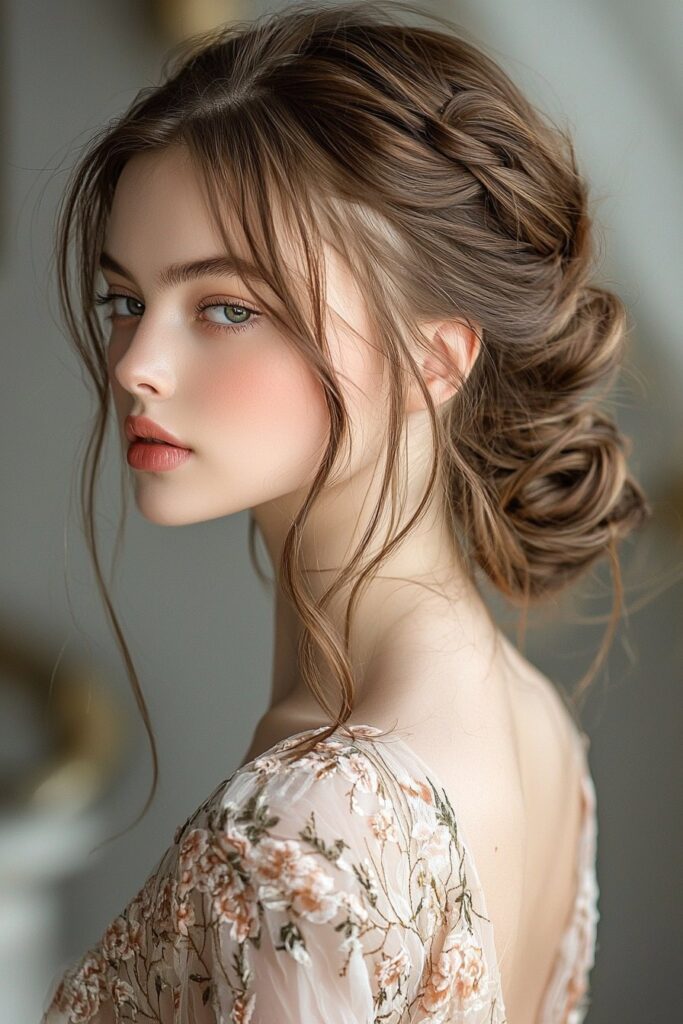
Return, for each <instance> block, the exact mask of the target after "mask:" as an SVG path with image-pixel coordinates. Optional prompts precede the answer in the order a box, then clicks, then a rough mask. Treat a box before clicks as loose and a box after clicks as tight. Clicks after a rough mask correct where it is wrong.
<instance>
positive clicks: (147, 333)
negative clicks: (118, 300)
mask: <svg viewBox="0 0 683 1024" xmlns="http://www.w3.org/2000/svg"><path fill="white" fill-rule="evenodd" d="M168 341H169V331H168V328H167V329H166V330H164V328H163V326H162V325H161V324H160V323H159V322H158V321H157V324H156V326H154V325H153V324H152V322H151V321H148V323H143V322H142V318H140V323H139V324H138V325H137V326H136V327H135V328H134V329H132V328H131V329H119V330H116V328H115V329H114V333H113V335H112V339H111V341H110V343H109V348H108V352H107V361H108V364H109V375H110V377H113V378H114V379H115V380H116V381H117V382H118V383H119V384H120V385H121V387H122V388H125V389H126V391H129V392H130V393H131V394H139V393H144V394H148V393H149V392H150V391H153V392H155V393H156V394H158V395H162V396H165V395H169V394H171V393H172V392H173V390H174V388H175V377H176V374H175V368H174V366H173V357H172V353H171V351H170V345H169V343H168Z"/></svg>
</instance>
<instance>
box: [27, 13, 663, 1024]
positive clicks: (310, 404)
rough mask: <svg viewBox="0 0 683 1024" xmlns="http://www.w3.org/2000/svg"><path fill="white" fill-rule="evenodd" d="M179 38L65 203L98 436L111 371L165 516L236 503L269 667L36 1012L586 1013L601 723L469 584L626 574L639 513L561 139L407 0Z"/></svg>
mask: <svg viewBox="0 0 683 1024" xmlns="http://www.w3.org/2000/svg"><path fill="white" fill-rule="evenodd" d="M399 11H408V12H410V13H416V14H418V15H421V16H423V17H426V18H430V17H431V18H433V19H434V21H435V23H436V25H435V27H432V26H429V27H417V26H416V25H412V26H407V25H405V24H402V23H401V21H400V19H399V18H397V17H395V15H396V14H398V12H399ZM164 70H165V76H164V81H163V82H162V84H160V85H158V86H155V87H153V88H152V87H150V88H146V89H144V90H142V92H141V93H140V94H139V95H138V97H136V99H135V101H134V102H133V104H132V105H131V107H130V109H129V110H128V111H127V112H126V113H125V114H124V115H123V116H122V117H120V118H119V119H118V120H117V121H116V122H115V123H114V124H110V125H108V126H107V127H106V129H104V130H103V131H102V132H101V133H100V134H99V135H98V137H97V138H96V139H95V140H94V142H93V143H92V145H91V146H90V147H89V148H88V150H87V152H86V153H85V154H84V155H83V157H82V158H81V160H80V162H79V165H78V167H77V169H76V171H75V173H74V176H73V179H72V182H71V184H70V187H69V189H68V192H67V194H66V197H65V200H64V203H63V206H62V209H61V210H60V224H59V232H58V234H59V237H58V252H59V278H60V286H61V294H62V302H63V310H64V315H65V318H66V321H67V324H68V326H69V330H70V333H71V335H72V336H73V338H74V340H75V343H76V344H77V345H78V348H79V352H80V353H81V354H82V356H83V359H84V362H85V366H86V367H87V369H88V371H89V373H90V375H91V377H92V379H93V381H94V382H95V385H96V389H97V393H98V396H99V398H100V401H101V412H100V419H99V423H98V427H97V431H96V437H95V443H94V445H93V447H92V448H91V451H90V453H89V459H88V460H86V462H87V465H86V466H85V467H84V469H86V470H89V471H90V473H91V475H92V476H91V479H92V477H93V476H94V474H95V473H96V469H97V459H98V456H99V451H100V442H101V438H102V434H103V431H104V429H105V422H106V418H107V413H108V410H109V407H110V400H113V403H114V405H115V408H116V412H117V416H118V421H119V426H120V430H121V437H122V442H123V447H124V450H125V453H126V455H125V457H126V459H127V463H128V465H129V466H130V467H131V472H132V477H133V481H134V487H135V496H136V501H137V505H138V507H139V509H140V511H141V512H142V514H143V515H144V516H145V517H146V518H147V519H149V520H150V521H152V522H155V523H159V524H162V525H181V524H185V523H196V522H198V521H201V520H208V519H212V518H215V517H217V516H225V515H229V514H230V513H232V512H237V511H240V510H244V509H249V510H250V517H251V519H250V526H251V533H250V542H251V544H252V550H253V541H254V532H255V528H256V527H258V529H259V532H260V534H261V536H262V539H263V541H264V543H265V545H266V547H267V550H268V553H269V556H270V558H271V560H272V564H273V567H274V571H275V574H276V586H275V601H276V606H275V613H276V615H275V621H276V635H275V661H274V678H273V694H272V703H271V706H270V708H269V709H268V711H267V712H266V713H265V714H264V716H263V718H262V719H261V720H260V721H259V723H258V725H257V727H256V730H255V733H254V736H253V741H252V743H251V747H250V749H249V750H248V752H247V755H246V758H245V760H244V762H243V763H242V765H240V767H239V768H237V769H236V770H235V771H234V772H233V774H232V775H231V776H230V778H229V779H227V780H225V781H222V782H221V783H220V784H219V785H218V786H217V788H216V789H215V790H214V792H213V793H212V794H211V795H210V796H209V797H208V798H207V799H206V801H205V802H204V803H203V804H202V805H201V806H200V807H199V808H198V809H197V811H196V812H195V813H194V814H193V815H192V816H191V817H190V818H189V819H188V821H186V822H185V823H184V824H183V825H181V826H179V827H178V829H177V831H176V833H175V835H174V836H173V839H172V842H171V843H170V845H169V846H168V848H167V849H166V850H165V852H164V853H163V854H162V855H161V857H160V859H159V862H158V865H157V867H156V869H155V871H154V872H153V873H152V875H151V876H150V877H149V878H148V879H147V881H146V882H145V884H144V885H143V886H142V888H140V890H139V892H138V894H137V895H136V896H135V897H134V898H133V899H132V901H131V902H130V903H129V904H128V906H127V907H126V908H125V909H124V910H123V911H122V913H121V914H120V915H119V916H118V917H117V918H116V919H115V920H114V921H113V922H112V923H111V924H110V925H109V926H108V927H107V928H106V930H105V931H104V934H103V936H102V940H101V942H100V943H99V944H98V946H97V947H96V948H95V949H93V950H91V951H89V952H88V953H86V954H85V955H84V957H83V958H82V960H81V961H80V962H79V963H78V964H76V965H74V966H73V967H71V968H69V969H68V970H67V971H66V972H65V974H64V976H63V977H62V978H60V979H56V981H55V987H54V991H53V993H52V994H51V999H49V1000H48V1002H49V1005H48V1002H46V1012H45V1017H44V1021H45V1022H46V1024H66V1022H76V1021H78V1022H89V1021H93V1022H97V1024H104V1022H111V1021H137V1022H138V1024H139V1022H141V1021H157V1022H159V1021H160V1022H164V1024H166V1022H182V1024H191V1022H192V1024H195V1022H197V1024H204V1022H218V1021H220V1022H227V1021H230V1022H233V1024H275V1022H277V1024H294V1022H297V1024H322V1022H325V1024H369V1022H374V1021H377V1022H380V1021H381V1022H382V1024H399V1022H409V1021H410V1022H413V1021H428V1022H430V1024H446V1022H456V1021H458V1022H459V1021H466V1022H467V1024H484V1022H487V1024H502V1022H504V1021H507V1022H508V1024H541V1022H542V1024H579V1022H580V1021H582V1020H583V1018H584V1015H585V1012H586V1009H587V1006H588V976H589V971H590V968H591V967H592V964H593V960H594V952H595V946H596V926H597V921H598V917H599V914H598V908H597V900H598V892H599V890H598V886H597V879H596V874H595V854H596V835H597V827H596V801H595V790H594V787H593V782H592V778H591V775H590V772H589V767H588V761H587V746H588V740H587V737H586V736H585V734H584V733H583V732H582V731H581V729H580V727H579V725H578V722H577V720H576V719H575V716H574V714H573V711H574V706H573V704H571V703H569V702H565V701H564V700H563V699H561V697H560V694H559V691H557V690H556V689H555V688H554V686H553V685H552V684H551V682H550V681H549V680H548V679H547V678H546V677H545V676H543V675H542V674H541V673H540V672H539V671H538V670H537V669H536V668H534V667H533V666H532V665H531V664H530V663H529V662H528V661H527V660H526V659H525V658H524V657H523V656H522V654H521V653H519V652H518V651H517V650H516V648H515V647H514V646H513V645H512V644H511V643H510V642H509V641H508V640H507V639H506V638H505V637H504V635H503V634H502V632H501V631H500V629H499V628H497V627H496V625H495V623H494V622H493V619H492V616H491V615H490V613H489V611H488V608H487V606H486V604H485V602H484V600H483V597H482V595H481V593H480V589H479V587H478V585H477V582H478V581H477V574H478V573H479V574H482V573H483V574H485V576H486V577H487V578H488V579H489V580H490V581H492V583H493V584H495V586H496V587H497V588H499V590H500V591H501V592H502V594H504V595H505V596H506V597H507V598H508V599H509V600H510V601H511V602H513V603H516V604H518V605H519V606H520V607H521V608H522V609H523V610H524V609H526V608H527V607H528V606H529V604H530V603H531V602H539V601H542V600H543V599H545V598H547V597H548V596H549V595H554V594H556V593H557V592H558V591H559V590H560V589H562V588H564V587H566V586H567V585H569V584H570V583H572V582H573V581H575V580H577V579H578V578H579V576H581V575H582V574H583V573H584V572H585V571H586V570H587V569H589V567H591V566H593V565H594V563H595V562H596V560H597V559H599V558H600V557H601V556H603V555H605V554H608V555H609V556H610V559H611V564H612V566H613V569H614V572H615V578H616V579H617V581H619V566H618V560H617V554H616V552H617V546H618V543H619V541H620V540H621V539H622V538H623V537H625V536H626V535H627V534H628V533H629V532H630V531H631V530H633V529H634V528H636V527H637V526H639V525H640V524H641V523H642V522H643V521H644V519H645V518H646V516H647V515H648V513H649V508H648V506H647V503H646V500H645V498H644V496H643V493H642V491H641V490H640V488H639V486H638V484H637V483H636V482H635V481H634V480H633V478H632V477H631V475H630V474H629V471H628V468H627V462H626V456H627V454H628V444H627V442H626V441H625V440H624V438H623V437H622V436H621V435H620V433H619V431H618V429H617V427H616V425H615V423H614V422H613V420H612V419H611V418H610V416H609V415H608V414H606V413H605V412H604V411H602V410H601V408H600V406H599V400H600V397H601V394H602V393H603V392H604V391H605V390H606V389H607V387H608V385H609V384H610V383H611V382H612V380H613V378H614V376H615V374H616V372H617V371H618V369H619V366H620V362H621V359H622V355H623V346H624V336H625V324H626V314H625V311H624V307H623V305H622V304H621V302H620V300H619V299H618V298H617V297H616V296H615V295H614V294H612V293H611V292H609V291H607V290H605V289H603V288H601V287H599V286H597V285H595V284H594V283H592V274H593V272H594V266H593V262H594V258H593V241H592V232H591V220H590V216H589V212H588V209H587V207H588V199H587V186H586V183H585V181H584V179H583V178H582V177H581V175H580V174H579V171H578V170H577V167H576V162H575V159H574V153H573V149H572V145H571V141H570V140H569V138H568V137H567V136H566V134H565V133H563V132H562V131H561V130H560V129H558V128H556V127H553V126H552V125H551V124H550V123H549V122H548V121H547V120H546V119H545V118H544V116H543V115H542V114H541V113H539V112H538V111H537V110H536V109H534V108H533V107H532V106H531V105H530V104H529V102H528V101H527V100H526V99H524V98H523V96H522V95H521V94H520V92H519V90H518V89H517V88H516V86H515V85H514V84H513V83H512V81H511V80H510V78H509V77H508V76H507V75H506V74H505V73H504V72H503V71H502V70H501V68H500V67H499V66H497V64H496V63H495V62H493V61H492V60H491V58H489V57H488V56H486V55H485V54H484V53H483V52H482V51H481V49H480V48H478V47H476V46H474V45H472V44H471V43H469V42H468V41H466V40H465V39H463V38H461V36H460V35H459V34H458V33H457V32H456V31H455V30H454V28H453V26H449V24H448V23H447V22H445V21H444V20H443V19H440V18H436V17H435V16H433V15H429V14H427V13H426V12H425V11H423V10H422V9H421V8H412V7H411V6H409V5H405V4H403V5H394V4H391V3H355V4H350V5H349V4H345V5H335V6H325V7H323V6H318V5H316V4H297V5H295V6H293V7H289V8H286V9H285V10H284V11H283V12H280V13H277V14H270V15H267V16H264V17H262V18H260V19H258V20H257V21H254V22H251V23H240V24H237V25H230V26H226V27H225V28H223V29H222V30H221V31H218V32H214V33H212V34H210V35H205V36H202V37H201V38H200V37H195V38H194V39H193V40H191V41H190V43H188V44H187V45H186V46H185V47H184V48H183V49H182V50H181V51H180V53H179V54H177V53H176V54H175V55H174V62H172V63H171V66H170V67H166V68H165V69H164ZM72 249H74V250H75V252H76V254H77V261H76V262H77V267H78V270H79V288H78V289H74V287H73V281H72V279H71V274H70V272H69V271H68V254H69V253H70V252H71V250H72ZM100 271H101V273H102V274H103V277H104V281H105V286H104V288H103V289H102V290H100V291H99V292H98V291H97V282H96V277H97V274H98V272H100ZM96 303H101V304H103V305H104V306H105V307H106V309H107V310H108V312H109V316H108V317H107V319H108V320H110V324H109V326H108V327H107V328H106V330H105V328H104V327H103V325H102V324H101V323H100V322H99V320H98V317H97V315H96ZM84 495H85V496H86V511H87V512H88V514H89V516H90V519H89V522H90V523H91V524H92V488H91V487H88V486H86V487H85V488H84ZM93 536H94V534H93V531H92V530H91V531H90V533H89V537H90V541H91V543H92V545H93V547H92V550H93V555H94V558H95V565H96V567H97V569H98V574H99V575H98V580H99V582H100V585H101V586H102V588H103V591H102V592H103V594H104V596H105V598H106V589H105V588H104V583H103V580H102V576H101V573H100V571H99V562H98V559H97V553H96V548H95V546H94V541H93ZM107 608H108V610H109V612H110V614H111V616H112V619H113V621H114V622H116V619H115V616H114V614H113V611H112V608H111V604H110V603H109V601H108V599H107ZM618 614H619V605H618V602H617V603H616V604H615V612H614V615H615V616H618ZM612 625H614V621H613V622H612ZM117 636H118V638H119V641H120V643H121V644H122V646H123V648H124V649H125V651H126V653H128V652H127V648H126V647H125V643H124V641H123V639H122V637H121V634H120V631H117ZM127 664H128V666H129V671H130V674H131V680H132V682H133V685H134V687H135V691H136V694H137V696H138V700H139V703H140V707H141V708H142V711H143V714H145V721H146V723H147V726H148V729H149V722H148V719H147V717H146V708H145V704H144V700H143V699H142V695H141V692H140V687H139V683H138V680H137V677H136V675H135V672H134V670H133V669H132V667H131V666H132V663H131V660H130V657H129V656H128V657H127ZM585 682H586V681H585V680H584V681H583V683H585ZM584 688H585V687H584ZM575 696H576V695H575ZM150 738H151V739H152V745H153V737H152V734H151V731H150ZM152 749H153V750H154V746H152ZM155 782H156V760H155ZM169 838H170V837H169Z"/></svg>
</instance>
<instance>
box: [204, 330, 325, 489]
mask: <svg viewBox="0 0 683 1024" xmlns="http://www.w3.org/2000/svg"><path fill="white" fill-rule="evenodd" d="M195 407H196V408H197V410H198V422H199V420H201V423H202V428H201V432H202V433H204V435H205V436H206V437H207V441H208V443H209V444H210V445H211V446H212V447H213V445H212V439H211V436H210V434H211V433H213V432H214V431H215V435H216V438H218V437H222V438H223V440H224V441H225V443H226V446H227V447H228V448H229V449H230V450H231V451H232V452H234V451H235V444H237V445H238V446H239V448H240V450H241V452H242V453H243V454H244V455H245V456H246V457H247V458H249V459H255V460H257V462H258V465H259V466H262V467H266V466H268V465H270V466H271V467H272V468H273V469H277V470H279V471H282V470H285V468H286V467H285V464H284V463H290V464H291V463H292V462H293V465H292V468H294V467H295V466H299V467H301V466H302V465H310V463H311V460H316V461H315V464H316V465H317V462H318V461H319V459H320V456H321V455H322V452H323V450H324V447H325V444H326V440H327V430H328V414H327V406H326V404H325V400H324V396H323V391H322V387H321V386H320V385H319V384H318V382H317V381H316V379H315V377H314V376H313V374H312V373H311V371H310V369H308V367H306V366H305V365H304V364H303V362H302V360H301V359H299V358H297V357H296V355H295V354H294V353H292V352H286V353H282V352H276V351H273V350H269V351H268V352H260V353H258V354H257V355H255V356H254V357H253V358H251V359H246V360H243V361H241V362H240V363H233V364H232V365H230V366H225V367H222V368H217V369H216V370H215V372H213V373H211V374H208V375H207V376H206V378H205V379H204V381H203V382H202V384H201V393H200V394H198V395H197V396H196V402H195Z"/></svg>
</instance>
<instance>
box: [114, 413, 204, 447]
mask: <svg viewBox="0 0 683 1024" xmlns="http://www.w3.org/2000/svg"><path fill="white" fill-rule="evenodd" d="M124 430H125V434H126V437H127V438H128V440H129V441H132V442H136V441H139V440H140V439H141V438H144V439H147V438H152V439H156V440H158V441H165V442H166V443H167V444H170V445H173V446H174V447H175V448H182V449H184V450H185V451H191V450H192V449H191V448H189V447H188V446H187V445H184V444H183V442H182V441H181V440H180V439H179V438H177V437H176V436H175V435H174V434H171V433H170V432H169V431H168V430H165V429H164V428H163V427H162V426H160V425H159V424H158V423H155V422H154V420H150V419H149V418H148V417H147V416H126V418H125V420H124Z"/></svg>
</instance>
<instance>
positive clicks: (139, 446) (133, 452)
mask: <svg viewBox="0 0 683 1024" xmlns="http://www.w3.org/2000/svg"><path fill="white" fill-rule="evenodd" d="M191 455H192V452H191V450H190V449H189V448H178V447H177V446H176V445H171V444H165V443H164V444H153V443H151V444H150V442H149V441H140V440H138V441H133V442H131V444H129V446H128V451H127V452H126V461H127V463H128V465H129V466H131V467H132V468H133V469H142V470H147V472H150V473H165V472H167V471H168V470H170V469H177V468H178V466H182V465H183V463H184V462H187V460H188V459H189V458H190V456H191Z"/></svg>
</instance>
